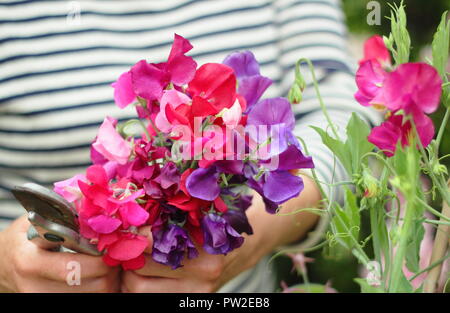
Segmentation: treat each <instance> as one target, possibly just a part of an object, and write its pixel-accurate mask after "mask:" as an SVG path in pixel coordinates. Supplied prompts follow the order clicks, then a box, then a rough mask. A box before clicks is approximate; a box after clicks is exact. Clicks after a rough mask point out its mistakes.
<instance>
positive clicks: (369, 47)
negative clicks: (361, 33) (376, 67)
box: [359, 35, 391, 67]
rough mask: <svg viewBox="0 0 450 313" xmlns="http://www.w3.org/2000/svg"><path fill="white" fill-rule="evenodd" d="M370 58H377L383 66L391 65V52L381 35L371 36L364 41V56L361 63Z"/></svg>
mask: <svg viewBox="0 0 450 313" xmlns="http://www.w3.org/2000/svg"><path fill="white" fill-rule="evenodd" d="M368 60H376V61H377V62H378V63H379V64H380V65H382V66H383V67H387V66H390V65H391V54H390V53H389V50H388V49H387V48H386V45H385V44H384V40H383V38H382V37H381V36H379V35H374V36H372V37H370V38H369V39H367V40H366V42H365V43H364V58H363V59H362V60H361V61H360V62H359V64H360V65H361V64H362V63H364V62H365V61H368Z"/></svg>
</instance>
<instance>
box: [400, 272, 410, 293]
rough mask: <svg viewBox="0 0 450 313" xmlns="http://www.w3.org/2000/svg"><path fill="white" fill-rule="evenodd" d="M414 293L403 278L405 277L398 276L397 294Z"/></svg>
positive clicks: (407, 281)
mask: <svg viewBox="0 0 450 313" xmlns="http://www.w3.org/2000/svg"><path fill="white" fill-rule="evenodd" d="M413 291H414V288H413V286H412V285H411V283H410V282H409V280H408V279H407V278H406V277H405V275H401V276H400V281H399V284H398V288H397V292H402V293H412V292H413Z"/></svg>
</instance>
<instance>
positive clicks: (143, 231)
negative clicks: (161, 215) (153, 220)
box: [138, 226, 153, 254]
mask: <svg viewBox="0 0 450 313" xmlns="http://www.w3.org/2000/svg"><path fill="white" fill-rule="evenodd" d="M138 234H139V235H141V236H144V237H145V238H147V240H148V246H147V248H145V250H144V253H148V254H150V253H152V247H153V235H152V227H151V226H143V227H140V228H139V230H138Z"/></svg>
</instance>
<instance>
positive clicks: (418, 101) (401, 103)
mask: <svg viewBox="0 0 450 313" xmlns="http://www.w3.org/2000/svg"><path fill="white" fill-rule="evenodd" d="M441 93H442V79H441V77H440V76H439V73H438V72H437V70H436V69H435V68H434V67H433V66H431V65H428V64H426V63H406V64H401V65H400V66H399V67H398V68H397V69H396V70H395V71H393V72H392V73H390V74H389V75H388V76H387V78H386V81H385V82H384V86H383V94H384V99H385V105H386V107H387V108H388V109H390V110H392V111H397V110H401V109H403V110H405V112H406V113H407V114H408V113H413V114H414V113H415V112H414V111H420V112H424V113H427V114H430V113H433V112H434V111H436V110H437V108H438V106H439V102H440V99H441Z"/></svg>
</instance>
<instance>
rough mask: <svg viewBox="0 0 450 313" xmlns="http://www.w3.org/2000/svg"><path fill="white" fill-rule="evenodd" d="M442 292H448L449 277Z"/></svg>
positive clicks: (449, 288)
mask: <svg viewBox="0 0 450 313" xmlns="http://www.w3.org/2000/svg"><path fill="white" fill-rule="evenodd" d="M443 292H444V293H450V277H449V278H448V279H447V281H446V282H445V285H444V290H443Z"/></svg>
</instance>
